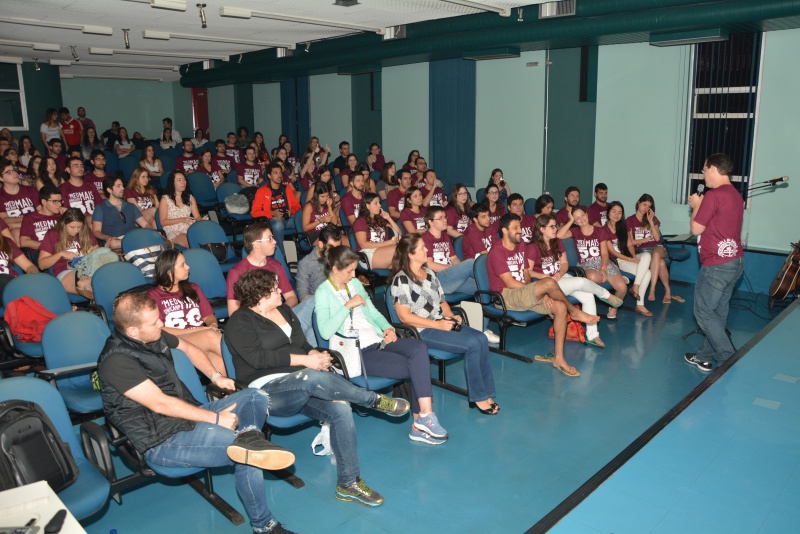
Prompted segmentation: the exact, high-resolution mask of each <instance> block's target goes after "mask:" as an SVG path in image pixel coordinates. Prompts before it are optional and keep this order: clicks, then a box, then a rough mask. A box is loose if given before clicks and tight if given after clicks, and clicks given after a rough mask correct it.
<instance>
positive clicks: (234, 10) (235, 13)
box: [219, 6, 507, 35]
mask: <svg viewBox="0 0 800 534" xmlns="http://www.w3.org/2000/svg"><path fill="white" fill-rule="evenodd" d="M498 9H499V8H498ZM219 14H220V16H221V17H232V18H237V19H249V18H251V17H255V18H260V19H273V20H280V21H283V22H298V23H300V24H313V25H314V26H329V27H331V28H342V29H345V30H356V31H362V32H372V33H377V34H378V35H383V33H384V31H385V30H384V28H376V27H375V26H362V25H360V24H348V23H346V22H338V21H334V20H323V19H312V18H307V17H292V16H290V15H285V14H283V13H267V12H266V11H253V10H250V9H243V8H238V7H229V6H222V7H221V8H219ZM506 16H507V15H506Z"/></svg>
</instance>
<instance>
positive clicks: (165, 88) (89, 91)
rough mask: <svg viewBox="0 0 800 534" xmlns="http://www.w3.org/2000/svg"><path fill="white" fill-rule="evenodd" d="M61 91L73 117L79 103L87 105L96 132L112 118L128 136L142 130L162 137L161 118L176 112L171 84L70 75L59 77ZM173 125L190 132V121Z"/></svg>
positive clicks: (180, 130)
mask: <svg viewBox="0 0 800 534" xmlns="http://www.w3.org/2000/svg"><path fill="white" fill-rule="evenodd" d="M61 92H62V93H63V95H64V105H65V106H67V107H68V108H69V109H70V111H71V112H72V115H73V116H77V112H76V111H75V110H76V109H77V108H78V107H79V106H83V107H85V108H86V116H87V117H89V118H90V119H92V120H93V121H94V123H95V125H96V126H97V129H98V130H99V132H98V133H103V131H104V130H107V129H108V128H110V127H111V121H119V122H120V125H121V126H124V127H125V128H127V129H128V135H130V136H131V137H133V133H134V132H141V134H142V135H143V136H144V137H145V138H147V139H157V138H159V137H161V129H162V128H161V119H163V118H164V117H172V116H173V114H174V111H175V110H174V107H173V97H172V83H160V82H153V81H145V80H92V79H85V78H73V79H63V80H61ZM173 119H174V117H173ZM175 126H176V127H177V128H178V131H179V132H180V134H181V135H182V136H189V135H190V134H191V129H192V128H191V126H192V124H191V123H188V124H186V125H185V126H183V125H182V126H180V127H179V126H178V125H177V124H176V125H175Z"/></svg>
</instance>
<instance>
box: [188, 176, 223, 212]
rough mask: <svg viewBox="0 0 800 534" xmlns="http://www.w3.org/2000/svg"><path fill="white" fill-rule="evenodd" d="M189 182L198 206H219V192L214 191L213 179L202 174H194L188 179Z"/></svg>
mask: <svg viewBox="0 0 800 534" xmlns="http://www.w3.org/2000/svg"><path fill="white" fill-rule="evenodd" d="M186 180H187V181H188V182H189V189H191V191H192V195H194V199H195V201H196V202H197V204H198V205H200V206H204V207H213V206H216V205H217V190H216V189H214V182H212V181H211V177H210V176H209V175H207V174H205V173H202V172H193V173H190V174H189V176H187V177H186Z"/></svg>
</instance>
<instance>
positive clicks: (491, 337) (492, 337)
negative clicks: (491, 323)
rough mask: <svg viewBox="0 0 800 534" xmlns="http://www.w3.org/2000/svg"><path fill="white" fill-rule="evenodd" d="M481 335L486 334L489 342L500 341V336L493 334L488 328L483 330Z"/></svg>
mask: <svg viewBox="0 0 800 534" xmlns="http://www.w3.org/2000/svg"><path fill="white" fill-rule="evenodd" d="M483 335H485V336H486V339H488V340H489V343H500V336H498V335H497V334H495V333H494V332H492V331H491V330H489V329H486V330H485V331H484V332H483Z"/></svg>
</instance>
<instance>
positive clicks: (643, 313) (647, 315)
mask: <svg viewBox="0 0 800 534" xmlns="http://www.w3.org/2000/svg"><path fill="white" fill-rule="evenodd" d="M633 311H635V312H636V313H638V314H639V315H644V316H645V317H652V316H653V312H651V311H650V310H640V309H639V306H636V307H635V308H634V309H633Z"/></svg>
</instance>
